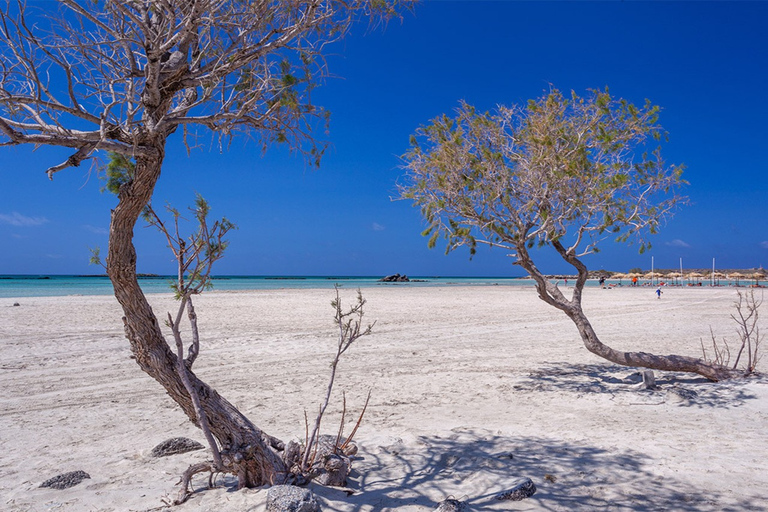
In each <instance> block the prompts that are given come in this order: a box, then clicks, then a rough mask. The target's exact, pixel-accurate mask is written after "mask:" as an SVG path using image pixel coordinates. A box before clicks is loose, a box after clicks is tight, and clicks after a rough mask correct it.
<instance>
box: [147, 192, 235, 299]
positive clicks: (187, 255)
mask: <svg viewBox="0 0 768 512" xmlns="http://www.w3.org/2000/svg"><path fill="white" fill-rule="evenodd" d="M165 209H166V211H167V212H168V213H169V214H170V217H171V220H172V224H171V225H170V226H169V225H168V224H167V223H165V222H163V220H162V219H161V218H160V216H159V215H158V214H157V213H156V212H155V210H154V209H153V208H152V206H151V205H147V206H146V207H145V208H144V211H143V213H142V217H143V218H144V220H145V221H146V222H147V223H148V224H149V225H151V226H154V227H156V228H157V229H158V230H159V231H160V232H161V233H163V234H164V235H165V237H166V240H167V241H168V247H169V248H170V249H171V250H172V251H173V254H174V256H175V258H176V262H177V264H178V274H177V278H176V281H175V282H173V283H171V289H173V291H174V295H175V297H176V299H179V300H180V299H186V298H188V297H189V296H190V295H194V294H198V293H200V292H202V291H203V290H208V289H210V288H212V287H213V282H212V281H211V270H212V269H213V264H214V263H215V262H216V261H218V260H220V259H221V258H223V257H224V251H225V250H226V249H227V247H228V245H229V242H228V241H226V240H225V239H224V237H225V236H226V235H227V233H229V232H230V231H232V230H233V229H237V227H236V226H235V225H234V224H233V223H232V222H230V221H229V220H227V219H226V218H225V217H223V218H222V219H221V220H217V221H215V222H214V223H213V224H209V221H208V215H209V214H210V212H211V207H210V205H209V204H208V202H207V201H206V200H205V199H204V198H203V196H201V195H200V194H197V195H196V196H195V205H194V207H192V208H189V212H190V213H191V214H192V216H193V217H194V219H195V221H196V223H197V229H196V230H195V231H194V232H192V233H190V234H189V235H186V236H185V235H183V234H182V233H181V222H183V221H184V220H185V219H184V218H183V217H182V215H181V212H180V211H179V210H177V209H175V208H173V207H171V206H170V205H166V207H165Z"/></svg>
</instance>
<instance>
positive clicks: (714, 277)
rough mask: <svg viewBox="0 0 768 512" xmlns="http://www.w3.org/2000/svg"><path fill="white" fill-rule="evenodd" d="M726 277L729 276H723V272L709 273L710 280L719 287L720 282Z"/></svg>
mask: <svg viewBox="0 0 768 512" xmlns="http://www.w3.org/2000/svg"><path fill="white" fill-rule="evenodd" d="M726 277H727V276H726V275H725V274H723V273H722V272H710V273H709V278H710V279H711V280H712V282H713V283H714V284H716V285H717V284H720V280H721V279H726Z"/></svg>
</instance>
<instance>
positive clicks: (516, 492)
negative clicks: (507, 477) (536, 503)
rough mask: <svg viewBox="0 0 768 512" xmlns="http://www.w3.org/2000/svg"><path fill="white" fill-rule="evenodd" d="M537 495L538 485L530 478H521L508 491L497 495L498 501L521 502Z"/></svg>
mask: <svg viewBox="0 0 768 512" xmlns="http://www.w3.org/2000/svg"><path fill="white" fill-rule="evenodd" d="M534 494H536V485H534V483H533V481H532V480H531V479H530V478H521V479H520V480H518V481H516V482H515V485H514V486H513V487H512V488H511V489H510V490H508V491H504V492H500V493H499V494H497V495H496V499H497V500H509V501H520V500H524V499H525V498H530V497H531V496H533V495H534Z"/></svg>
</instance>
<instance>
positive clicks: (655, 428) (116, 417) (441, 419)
mask: <svg viewBox="0 0 768 512" xmlns="http://www.w3.org/2000/svg"><path fill="white" fill-rule="evenodd" d="M363 294H364V296H365V298H366V300H367V301H368V303H367V316H366V317H367V318H368V319H369V320H370V321H373V320H375V321H376V325H375V328H374V334H373V335H371V336H369V337H366V338H363V339H361V340H360V341H359V343H358V344H357V345H356V346H353V347H352V348H351V349H350V351H349V352H348V354H347V355H345V358H344V359H343V360H342V362H341V364H340V376H339V378H338V380H337V382H336V388H335V400H334V402H333V403H332V404H331V407H330V408H329V410H330V409H333V410H332V411H331V412H330V414H329V415H328V418H327V419H326V421H325V426H326V430H325V432H326V433H335V430H336V429H337V425H338V421H339V417H340V414H339V413H340V402H341V392H342V390H343V391H345V392H346V396H347V404H348V407H349V410H350V411H349V415H350V416H356V414H357V413H358V412H359V410H360V408H361V407H362V405H363V403H364V401H365V396H366V394H367V393H368V390H369V389H371V390H372V397H371V402H370V406H369V408H368V412H367V413H366V416H365V419H364V422H363V425H362V427H361V428H360V431H359V433H358V435H357V441H358V443H359V445H360V452H359V453H358V456H357V459H356V460H355V461H354V469H353V472H352V474H351V478H350V488H352V489H354V490H355V493H354V494H353V495H351V496H347V495H346V494H345V493H344V492H341V491H339V490H335V489H330V488H323V487H321V486H319V485H315V484H313V485H311V486H310V487H311V489H312V490H313V491H314V492H315V493H316V494H317V495H318V497H319V498H320V500H321V506H322V508H323V510H334V511H341V512H352V511H355V512H357V511H360V512H362V511H388V510H398V511H404V512H409V511H414V512H415V511H431V510H434V508H435V507H436V505H437V503H438V502H440V501H441V500H443V499H445V498H447V497H454V498H457V499H460V500H462V501H465V502H466V503H467V504H468V505H469V508H470V510H473V511H495V510H526V511H566V510H568V511H570V510H611V511H613V510H617V511H618V510H621V511H624V510H626V511H629V510H632V511H640V510H670V511H724V510H733V511H741V510H768V471H766V460H768V428H766V425H768V380H766V379H765V378H759V377H757V378H750V379H747V380H734V381H730V382H724V383H709V382H706V381H705V380H703V379H701V378H698V377H697V376H694V375H686V374H676V373H675V374H673V373H663V372H656V378H657V383H658V384H659V388H658V389H655V390H646V389H641V387H640V386H639V385H638V384H637V376H636V375H633V374H635V370H633V369H631V368H623V367H618V366H615V365H612V364H610V363H608V362H606V361H603V360H601V359H599V358H597V357H596V356H594V355H592V354H590V353H589V352H587V350H586V349H585V348H584V347H583V345H582V343H581V340H580V339H579V337H578V334H577V332H576V329H575V327H574V326H573V325H572V324H571V323H570V321H569V320H568V319H567V318H566V317H565V315H563V314H562V313H560V312H559V311H556V310H554V309H552V308H551V307H549V306H547V305H546V304H544V303H543V302H541V301H539V300H538V299H537V297H536V293H535V291H534V290H533V289H532V288H530V287H511V286H496V287H493V286H488V287H450V286H446V287H435V288H427V287H424V288H417V287H404V286H379V287H376V288H370V289H364V290H363ZM354 296H355V291H354V290H350V289H342V299H343V300H344V301H346V303H350V302H351V301H353V300H354ZM332 298H333V291H332V290H274V291H260V292H221V291H218V292H217V291H213V292H210V293H207V294H205V295H203V296H201V297H199V298H198V299H197V302H196V305H197V310H198V316H199V321H200V328H201V336H202V353H201V355H200V358H199V359H198V362H197V363H196V366H195V368H196V372H197V374H198V375H199V376H200V377H201V378H202V379H203V380H205V381H207V382H208V383H210V384H211V385H212V386H214V387H215V388H216V389H217V390H218V391H219V392H220V393H221V394H222V395H223V396H225V397H226V398H227V399H228V400H230V401H231V402H233V403H234V404H235V405H237V406H238V408H240V410H241V411H243V412H244V413H245V414H246V415H247V416H248V417H249V418H251V419H252V420H253V422H254V423H255V424H256V425H257V426H259V427H260V428H262V429H264V430H265V431H267V432H268V433H269V434H271V435H274V436H277V437H279V438H281V439H283V440H286V441H288V440H291V439H299V438H303V436H304V411H305V410H307V411H310V416H311V415H312V413H311V411H314V410H316V408H317V406H318V404H319V403H320V402H321V400H322V397H323V395H324V388H325V386H326V383H327V378H328V371H329V368H328V364H329V362H330V359H331V357H332V353H333V350H334V343H335V336H336V332H335V331H334V326H333V324H332V318H333V310H332V308H331V306H330V301H331V299H332ZM735 298H736V291H735V290H734V289H733V288H706V287H705V288H701V289H699V288H669V289H666V290H665V291H664V294H663V295H662V297H661V299H657V298H656V295H655V293H654V289H650V288H630V287H624V288H622V289H613V290H602V289H599V288H588V289H587V290H586V291H585V298H584V305H585V310H586V312H587V314H588V315H589V317H590V319H591V321H592V323H593V325H594V327H595V330H596V331H597V333H598V335H599V336H600V337H601V339H602V340H603V341H604V342H605V343H607V344H609V345H611V346H613V347H614V348H617V349H625V350H637V351H648V352H656V353H662V354H668V353H677V354H683V355H692V356H698V355H700V353H701V348H700V343H701V340H702V339H704V340H709V339H710V327H711V328H712V330H713V331H714V333H715V335H717V337H718V338H721V337H726V338H728V339H730V340H732V341H735V328H734V327H735V326H734V324H733V322H732V320H731V319H730V314H731V313H732V312H733V308H732V304H733V301H734V299H735ZM150 301H151V303H152V305H153V308H154V310H155V312H156V314H158V316H164V315H165V312H166V311H171V310H175V308H176V304H175V303H174V301H173V300H172V297H171V296H170V294H155V295H150ZM14 302H18V303H19V306H13V303H14ZM763 315H764V316H763V329H764V330H765V329H766V326H765V323H766V319H768V310H766V312H765V313H763ZM120 318H121V312H120V310H119V307H118V305H117V303H116V301H115V300H114V298H112V297H107V296H73V297H39V298H20V299H0V388H1V389H2V390H3V393H2V395H1V396H0V453H2V457H1V458H0V475H2V478H0V509H2V510H7V511H40V512H42V511H110V510H115V511H149V510H163V509H164V508H165V506H164V501H163V500H167V499H170V498H171V497H173V496H175V494H176V491H177V487H176V486H175V484H176V483H177V482H178V480H179V475H180V474H181V473H182V472H183V471H184V470H185V469H186V468H187V466H188V465H189V464H191V463H193V462H198V461H201V460H205V459H206V458H207V454H206V452H205V451H197V452H191V453H186V454H180V455H173V456H170V457H163V458H154V457H151V456H150V451H151V450H152V448H153V447H154V446H155V445H157V444H158V443H160V442H162V441H164V440H166V439H168V438H171V437H177V436H185V437H190V438H192V439H195V440H197V441H200V442H204V438H203V436H202V434H201V432H200V431H199V430H197V429H196V428H195V427H194V426H193V425H192V424H191V423H190V422H189V421H188V420H187V419H186V417H185V416H184V415H183V413H182V412H181V410H180V409H179V408H178V407H177V406H176V405H175V404H174V403H173V402H172V401H171V400H170V398H169V397H168V396H167V395H166V394H165V392H164V390H163V389H162V388H161V387H160V385H159V384H157V383H155V382H154V381H153V380H152V379H150V378H149V377H148V376H146V375H145V374H144V373H142V372H141V370H140V369H139V368H138V366H137V365H136V363H135V362H134V361H133V360H132V359H131V358H130V350H129V348H128V343H127V341H126V340H125V338H124V336H123V332H122V322H121V320H120ZM767 349H768V347H767ZM766 365H768V359H766V360H765V361H764V362H763V365H762V369H763V371H765V369H766ZM681 390H682V391H681ZM349 421H352V420H349ZM75 470H83V471H85V472H87V473H88V474H89V475H90V477H91V478H90V479H87V480H84V481H83V482H82V483H80V484H78V485H77V486H75V487H72V488H69V489H65V490H55V489H48V488H40V487H39V485H40V483H41V482H43V481H44V480H46V479H48V478H51V477H53V476H55V475H57V474H60V473H64V472H68V471H75ZM521 477H529V478H531V479H532V480H533V482H534V483H535V484H536V486H537V488H538V492H537V493H536V494H535V495H534V496H533V497H531V498H529V499H527V500H524V501H520V502H509V501H497V500H495V499H493V498H494V496H495V495H496V494H497V493H499V492H501V491H504V490H506V489H508V488H509V486H510V485H511V483H512V482H514V481H515V480H516V479H518V478H521ZM206 483H207V479H206V478H205V476H204V475H201V476H199V477H198V478H197V479H195V481H194V484H195V488H196V489H199V490H201V491H202V492H198V493H196V494H195V495H194V496H193V497H192V498H191V499H190V500H189V501H188V502H187V503H185V504H184V505H181V506H179V507H176V508H174V510H177V511H179V512H188V511H213V510H215V511H221V512H228V511H232V512H234V511H249V510H253V511H263V510H265V500H266V490H265V489H248V490H243V491H236V490H235V487H234V486H235V481H234V480H233V479H232V478H229V477H227V478H225V477H219V479H218V480H217V483H218V486H217V487H216V488H215V489H211V490H203V489H204V488H205V487H206Z"/></svg>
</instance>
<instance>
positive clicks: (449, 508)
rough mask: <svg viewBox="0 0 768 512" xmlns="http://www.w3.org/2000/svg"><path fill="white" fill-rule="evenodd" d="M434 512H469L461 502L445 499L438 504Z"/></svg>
mask: <svg viewBox="0 0 768 512" xmlns="http://www.w3.org/2000/svg"><path fill="white" fill-rule="evenodd" d="M434 512H469V508H468V507H467V505H466V504H465V503H464V502H462V501H459V500H454V499H453V498H447V499H445V500H443V501H441V502H440V503H438V505H437V508H436V509H435V510H434Z"/></svg>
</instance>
